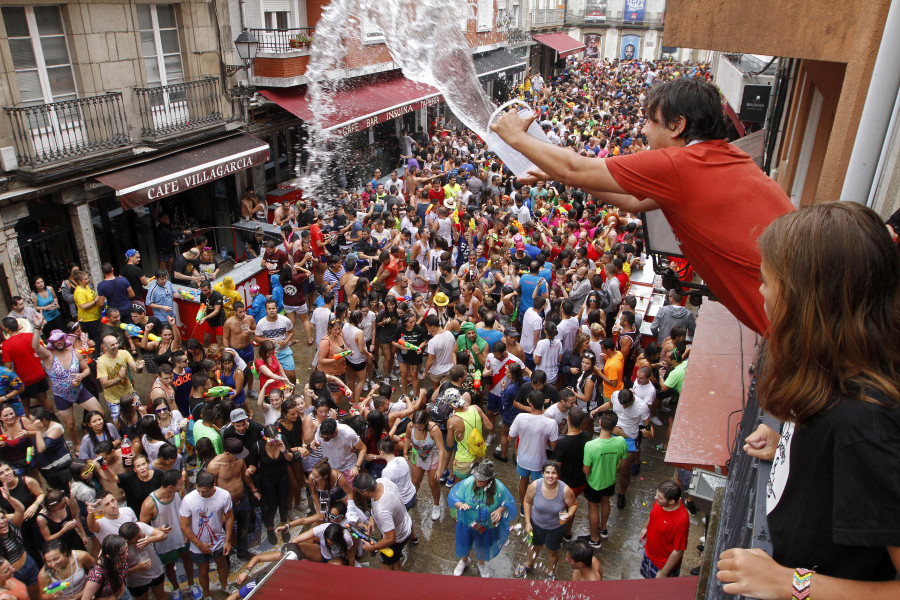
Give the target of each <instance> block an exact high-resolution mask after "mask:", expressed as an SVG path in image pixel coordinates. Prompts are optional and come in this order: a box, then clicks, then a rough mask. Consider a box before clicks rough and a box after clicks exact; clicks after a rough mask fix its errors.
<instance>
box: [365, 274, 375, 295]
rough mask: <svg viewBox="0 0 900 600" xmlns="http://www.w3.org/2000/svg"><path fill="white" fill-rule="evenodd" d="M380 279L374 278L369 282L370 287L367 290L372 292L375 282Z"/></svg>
mask: <svg viewBox="0 0 900 600" xmlns="http://www.w3.org/2000/svg"><path fill="white" fill-rule="evenodd" d="M376 281H378V278H377V277H376V278H374V279H373V280H372V282H371V283H369V288H368V289H367V290H366V291H367V292H371V291H372V288H373V287H374V286H375V282H376Z"/></svg>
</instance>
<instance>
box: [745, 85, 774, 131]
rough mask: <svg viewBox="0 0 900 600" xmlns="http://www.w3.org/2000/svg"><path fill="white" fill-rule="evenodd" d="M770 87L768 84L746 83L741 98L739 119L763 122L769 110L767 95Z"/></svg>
mask: <svg viewBox="0 0 900 600" xmlns="http://www.w3.org/2000/svg"><path fill="white" fill-rule="evenodd" d="M771 92H772V88H771V87H770V86H768V85H746V86H744V94H743V97H742V98H741V121H744V122H748V123H763V122H765V120H766V113H767V112H768V111H769V95H770V93H771Z"/></svg>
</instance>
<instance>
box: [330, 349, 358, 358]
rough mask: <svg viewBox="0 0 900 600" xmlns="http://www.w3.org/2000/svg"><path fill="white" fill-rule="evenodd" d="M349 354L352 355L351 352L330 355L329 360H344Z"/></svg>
mask: <svg viewBox="0 0 900 600" xmlns="http://www.w3.org/2000/svg"><path fill="white" fill-rule="evenodd" d="M351 354H353V350H344V351H343V352H341V353H340V354H332V355H331V358H333V359H334V360H337V359H339V358H344V357H345V356H350V355H351Z"/></svg>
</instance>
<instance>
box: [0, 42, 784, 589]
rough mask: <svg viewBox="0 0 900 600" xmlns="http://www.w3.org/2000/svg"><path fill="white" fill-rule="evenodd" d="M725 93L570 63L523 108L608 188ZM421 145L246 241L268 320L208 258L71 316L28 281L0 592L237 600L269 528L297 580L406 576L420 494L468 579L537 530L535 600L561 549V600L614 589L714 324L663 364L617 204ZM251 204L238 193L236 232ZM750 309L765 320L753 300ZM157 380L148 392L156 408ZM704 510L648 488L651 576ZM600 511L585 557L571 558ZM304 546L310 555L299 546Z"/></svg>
mask: <svg viewBox="0 0 900 600" xmlns="http://www.w3.org/2000/svg"><path fill="white" fill-rule="evenodd" d="M708 78H709V74H708V70H707V68H706V66H705V65H692V64H679V63H672V62H642V61H630V62H608V61H598V60H584V61H578V60H574V59H570V60H569V61H568V62H567V64H566V68H565V70H563V71H562V72H561V73H560V75H559V76H558V77H556V78H554V79H552V80H549V81H547V82H546V83H545V82H544V80H543V78H541V77H540V76H539V75H536V76H534V77H531V78H529V79H528V81H527V87H526V86H522V88H520V92H521V94H522V98H523V100H525V101H526V102H528V103H530V105H531V106H532V107H533V109H534V113H535V118H536V119H537V120H539V122H540V123H541V126H542V128H543V129H544V131H545V132H546V133H547V135H548V137H549V138H550V140H551V141H552V142H553V144H555V145H556V146H557V147H558V148H561V149H564V151H565V152H569V153H571V154H574V155H577V156H580V157H584V158H588V159H591V160H592V161H593V164H596V165H602V164H605V163H606V162H607V161H603V160H600V159H603V158H607V157H628V156H632V155H638V154H642V153H647V152H648V151H650V150H651V149H652V148H654V144H653V143H650V144H648V140H647V138H646V137H645V136H644V135H642V132H643V131H645V130H646V129H647V128H648V127H650V128H651V129H652V127H654V125H653V124H654V123H656V125H655V126H656V127H657V128H658V127H659V124H658V118H657V116H655V115H649V117H648V115H647V113H646V112H645V108H644V107H645V102H646V101H647V99H648V94H649V93H650V92H651V90H653V89H655V88H660V87H663V88H665V87H666V86H669V87H668V88H666V89H672V85H682V84H684V85H692V86H698V88H697V89H700V90H701V91H702V90H706V89H707V88H711V86H708V85H707V84H705V81H706V80H707V79H708ZM660 82H665V83H662V84H661V83H660ZM685 82H686V83H685ZM719 119H720V120H721V115H719ZM504 126H506V125H504ZM401 146H402V148H403V151H402V155H403V160H404V161H406V169H405V172H404V176H403V177H399V176H398V173H397V172H393V173H391V174H390V176H389V178H386V179H385V178H382V177H381V173H380V172H375V173H374V174H373V177H372V181H371V182H369V183H367V184H366V186H365V189H363V190H358V191H354V190H350V191H346V192H342V193H341V194H340V195H339V197H338V198H334V199H328V200H324V199H323V200H321V201H320V202H319V203H318V206H315V205H314V203H313V202H311V201H309V200H300V201H298V202H297V203H296V205H290V203H285V205H284V206H282V207H280V208H279V209H278V211H276V214H275V221H276V224H277V225H278V226H279V227H280V230H281V232H282V237H281V239H267V238H266V236H265V234H263V233H262V232H261V231H258V232H255V233H254V234H251V235H250V236H249V237H248V238H247V239H246V240H243V244H244V245H245V247H246V248H247V249H248V251H250V253H252V254H253V255H254V256H256V257H258V258H257V259H258V260H259V261H260V266H261V268H264V269H266V270H267V271H268V273H269V275H270V281H271V293H270V294H268V295H265V294H262V293H261V292H260V290H259V288H256V287H255V288H251V293H250V298H248V300H247V302H246V303H245V302H244V300H243V299H242V297H241V296H240V294H238V293H237V292H236V291H235V288H234V283H233V281H230V280H229V278H227V277H226V278H225V280H224V281H223V282H222V283H221V284H215V285H213V283H212V281H211V280H212V279H213V278H215V277H216V274H217V267H216V264H215V260H216V259H215V256H214V255H213V254H212V253H211V252H209V248H206V247H205V243H204V242H203V240H200V241H198V242H197V243H196V245H195V247H191V248H188V249H186V250H184V251H183V253H181V254H180V255H179V254H177V253H176V256H175V257H174V260H173V261H171V262H172V264H171V265H170V266H169V265H167V266H169V269H170V270H165V269H161V270H159V271H157V272H156V273H155V277H154V279H153V281H152V282H149V281H148V280H147V279H146V274H145V273H144V272H143V271H142V269H141V266H140V255H139V253H137V252H136V251H134V250H129V251H128V254H127V255H126V256H127V259H128V263H127V265H126V268H125V269H123V272H122V273H121V274H120V275H116V274H115V273H114V270H113V267H112V266H111V265H109V264H104V265H103V267H102V271H103V274H104V279H103V280H102V281H100V282H97V283H96V285H94V284H93V283H92V282H91V281H90V277H89V275H88V273H87V272H86V271H82V270H79V269H78V268H77V267H75V266H73V268H72V269H70V277H69V278H67V279H66V280H65V281H64V282H62V284H61V285H60V286H59V287H58V288H52V287H50V286H48V285H46V283H45V282H44V281H43V280H42V279H40V278H38V279H36V280H35V282H34V284H35V285H34V293H33V294H32V298H31V299H30V300H31V302H30V305H29V304H28V303H27V302H26V301H25V300H23V299H21V298H16V299H15V300H14V306H13V311H12V312H11V313H10V315H9V316H8V317H7V318H5V319H4V320H3V327H4V329H5V333H6V339H5V341H4V342H3V347H2V355H3V361H4V367H3V368H2V370H0V393H2V396H3V398H2V404H0V426H2V436H0V461H2V463H0V482H2V484H3V487H2V488H0V494H2V498H0V508H2V509H3V512H2V513H0V546H2V548H3V553H2V556H3V557H4V559H5V560H4V562H8V563H9V565H8V567H7V566H5V565H4V564H3V563H0V588H2V589H0V594H5V595H9V596H11V597H15V598H19V599H20V600H24V598H26V597H27V598H29V599H30V600H38V599H39V598H40V599H42V600H54V599H56V598H64V599H68V598H75V597H81V598H82V599H83V600H91V599H92V598H120V597H122V596H123V595H126V594H130V595H131V596H133V597H135V598H136V599H137V600H141V599H143V598H146V597H147V596H148V594H149V593H150V592H151V591H152V592H153V595H154V597H155V598H156V599H157V600H162V599H163V598H164V596H165V595H166V592H165V587H164V586H165V582H166V580H168V582H169V584H170V588H171V597H172V598H173V600H178V599H179V598H181V594H182V588H181V582H180V581H179V575H178V571H177V568H176V567H177V564H178V563H181V565H182V566H183V569H184V573H185V574H186V578H187V586H188V588H187V590H184V593H188V592H189V593H190V595H191V596H192V597H193V599H194V600H201V599H202V598H207V597H209V596H210V593H211V589H215V586H214V585H213V586H212V587H211V582H210V563H212V562H214V563H215V564H216V571H217V579H218V586H219V589H222V590H227V591H228V592H229V593H232V595H233V596H234V597H237V596H240V595H241V593H242V592H241V591H240V590H238V589H237V588H236V587H234V586H231V585H229V579H228V576H229V569H230V562H229V559H230V557H231V555H232V553H233V554H235V555H236V556H237V557H238V558H239V559H241V560H244V561H247V564H246V567H245V569H244V570H243V571H242V572H241V573H240V574H239V576H238V578H237V583H238V585H241V584H243V583H244V582H245V581H246V580H247V579H249V578H250V577H251V575H252V571H253V570H254V569H255V568H256V566H257V565H259V564H260V563H264V562H273V561H276V560H278V559H279V558H280V556H281V555H280V553H279V552H266V553H262V554H257V555H254V554H253V553H252V552H251V551H250V548H249V547H248V540H249V539H250V538H251V535H250V534H251V533H252V532H253V530H254V528H255V527H256V526H257V514H259V517H260V519H261V523H262V527H263V529H264V530H265V537H266V539H267V541H268V542H269V543H270V544H272V545H273V546H277V545H279V544H282V543H283V544H284V545H283V546H282V548H283V549H284V550H285V551H287V552H290V553H292V554H291V556H292V557H294V558H305V559H309V560H314V561H324V562H332V563H335V564H345V565H353V564H355V563H356V561H357V560H359V559H360V558H362V557H363V556H364V555H365V553H368V552H377V553H378V557H379V562H380V564H381V567H382V568H384V569H391V570H399V569H401V568H402V565H403V561H404V556H405V553H407V552H409V548H408V545H409V544H412V545H414V544H416V543H418V541H419V538H418V535H417V533H416V531H415V526H414V523H413V520H412V519H411V517H410V515H409V511H410V510H411V509H412V508H413V507H416V506H417V503H418V489H419V487H420V486H421V483H422V480H423V479H427V482H428V488H429V492H430V499H431V504H430V512H429V513H427V514H430V517H431V519H433V520H435V521H438V520H440V519H441V517H442V515H443V514H444V512H445V511H449V513H450V515H451V516H452V518H454V519H455V520H456V530H455V534H456V535H455V537H456V544H455V548H454V551H455V555H456V557H457V559H458V563H457V566H456V568H455V570H454V574H455V575H462V574H463V573H464V572H465V571H466V570H467V569H468V568H469V562H470V557H471V556H472V555H473V553H474V556H475V559H476V561H477V563H478V570H479V574H480V575H481V576H483V577H490V576H491V575H492V574H493V573H492V570H491V566H490V561H491V559H492V558H494V557H496V556H497V554H498V553H499V552H500V550H501V548H503V546H504V544H505V543H506V541H507V539H508V536H509V534H510V531H511V529H512V528H514V527H517V525H513V524H512V523H513V521H516V520H519V522H520V523H521V526H522V528H523V529H524V532H525V533H526V535H527V540H528V544H529V545H530V551H529V552H528V555H527V556H526V557H523V559H522V561H521V564H519V566H518V567H517V568H516V570H515V575H516V576H518V577H528V576H529V575H530V574H534V573H535V570H536V569H537V568H538V567H536V564H538V563H536V561H538V559H539V557H540V556H541V553H542V552H543V550H544V548H545V547H546V561H544V562H543V565H544V567H543V568H542V569H541V570H540V572H539V573H538V575H540V576H542V577H544V578H546V579H549V580H553V579H555V577H556V565H557V562H558V560H559V551H560V549H561V548H562V547H563V545H565V547H566V554H565V560H566V561H567V562H568V564H569V565H570V566H571V567H572V573H573V578H574V579H580V580H598V579H601V578H602V569H601V568H600V562H599V560H598V559H597V557H596V556H595V551H596V550H597V549H600V548H601V547H602V545H603V541H604V540H605V539H607V538H608V537H609V529H610V528H611V527H614V526H615V525H616V524H617V523H618V522H619V521H618V519H617V517H615V516H613V517H611V514H612V502H613V498H615V504H616V507H617V509H618V510H621V509H623V508H625V507H626V503H627V493H628V486H629V483H630V481H631V477H632V476H633V475H634V474H637V473H638V472H639V470H640V465H641V461H640V453H641V448H642V444H643V442H644V440H648V441H649V440H653V441H655V442H656V443H657V448H658V449H659V450H665V447H666V440H667V439H668V430H669V427H668V422H669V421H670V420H671V418H672V417H673V415H674V411H675V407H676V406H677V402H678V397H679V394H680V392H681V386H682V383H683V381H684V377H685V373H686V370H687V368H688V358H689V353H690V344H689V342H688V339H689V338H690V336H692V335H693V332H694V328H695V320H694V313H693V312H691V310H689V309H687V308H685V307H684V306H682V305H683V304H685V299H684V298H683V297H682V296H681V294H680V293H679V292H678V291H677V290H672V291H670V292H669V294H668V296H667V302H668V305H667V306H666V307H664V308H663V310H661V311H660V312H659V314H658V315H657V316H656V318H655V320H654V321H653V323H652V329H651V331H652V333H653V334H654V336H655V338H656V339H655V341H648V340H646V339H644V337H643V336H642V334H641V325H642V317H643V315H642V311H639V310H637V305H638V302H637V298H635V296H633V295H631V294H629V292H630V290H631V276H632V275H633V274H635V273H638V272H641V271H642V270H643V269H649V268H650V267H649V265H648V259H647V256H646V253H645V237H644V228H643V224H642V222H641V220H640V218H639V216H638V215H637V214H634V213H633V212H629V211H628V210H626V209H622V208H617V207H616V206H619V205H622V201H618V200H616V199H614V198H610V197H608V194H607V193H606V192H603V191H602V190H599V191H596V190H594V189H593V188H591V187H581V188H580V187H578V186H575V185H567V184H564V183H561V182H560V180H558V179H556V178H550V177H547V178H545V179H538V180H537V181H534V182H533V184H531V183H530V182H529V183H525V182H528V181H530V179H533V178H531V177H520V178H518V179H517V178H516V177H515V176H513V175H512V174H511V173H510V172H509V171H508V170H507V169H506V168H505V167H504V165H503V164H502V163H500V162H499V161H498V160H497V159H496V158H495V157H493V156H492V154H491V153H490V152H489V151H488V150H487V149H486V148H485V146H484V144H483V142H482V141H481V140H480V139H478V138H477V137H476V136H475V135H473V134H472V133H471V132H469V131H466V130H451V129H450V128H449V127H448V126H447V125H446V124H445V123H444V122H436V123H434V124H433V129H432V130H431V131H428V132H427V133H426V132H424V131H419V132H417V133H416V134H413V135H412V136H410V135H404V136H403V137H402V138H401ZM616 164H619V163H616ZM626 164H632V163H626ZM539 166H540V165H539ZM541 168H543V167H541ZM610 169H612V167H610ZM626 205H628V206H631V205H630V204H627V203H626ZM260 206H261V205H260V203H259V201H258V200H257V199H256V198H255V196H254V194H252V193H248V194H247V195H245V197H244V198H243V199H242V200H241V210H242V215H243V216H244V217H245V218H247V219H253V218H256V216H257V214H258V211H259V208H260ZM650 208H652V207H650ZM760 212H765V209H764V208H762V209H760ZM782 212H786V211H782ZM757 235H758V232H757ZM257 259H254V260H257ZM707 264H709V263H707ZM704 277H710V276H709V275H707V274H706V273H704ZM723 277H724V276H723ZM172 282H175V283H178V284H183V285H189V286H193V287H197V288H199V296H198V298H199V301H200V302H201V303H202V304H203V306H204V311H205V312H204V313H203V315H202V316H201V317H200V318H199V320H198V323H199V325H198V326H197V327H196V328H194V327H192V326H191V327H189V328H188V331H189V332H190V337H189V338H188V337H187V336H185V339H183V338H182V332H181V331H179V328H178V326H177V324H176V323H177V322H176V318H175V315H174V304H173V301H174V296H175V293H176V292H175V290H174V288H173V287H172ZM714 291H717V294H718V295H719V297H720V298H722V299H723V302H726V304H728V300H729V299H730V298H731V297H730V296H728V295H727V294H724V293H721V292H719V291H718V290H714ZM757 304H758V306H759V307H760V310H758V311H757V310H755V307H756V305H757ZM738 305H740V306H741V307H742V308H746V310H745V311H744V312H743V313H741V315H740V316H742V317H746V320H747V321H749V322H750V323H753V324H759V323H760V322H761V321H760V319H765V315H763V316H762V317H760V315H761V314H762V310H761V307H762V305H763V302H762V299H761V298H760V299H759V302H750V301H747V302H743V301H741V302H738ZM751 305H752V306H751ZM729 307H731V306H729ZM748 315H749V316H748ZM67 317H68V322H67ZM122 325H124V326H125V327H124V328H123V327H122ZM132 326H133V327H132ZM300 328H302V333H301V332H298V329H300ZM763 328H764V327H763ZM304 338H305V342H306V343H307V344H308V345H309V346H314V347H315V351H316V352H315V357H314V359H313V362H312V367H313V369H312V371H311V373H310V374H309V376H308V379H306V380H304V378H305V377H306V374H305V369H297V368H296V366H295V362H294V350H295V348H294V346H295V345H296V344H297V343H298V342H299V343H302V342H303V341H304ZM145 372H146V373H147V374H145ZM138 377H144V378H147V377H149V378H150V379H152V385H150V389H151V391H150V393H149V397H146V398H143V397H138V395H137V394H136V392H135V379H136V378H138ZM101 401H102V402H101ZM75 404H78V405H79V406H80V407H81V409H82V411H80V414H83V419H82V421H81V423H80V424H76V412H75V411H74V405H75ZM782 412H784V411H782ZM79 425H80V428H79ZM79 431H81V432H83V433H81V434H79ZM776 437H777V436H776ZM495 442H496V446H495ZM513 442H514V443H513ZM491 458H493V460H491ZM511 459H512V460H514V461H515V470H516V474H517V479H516V480H514V481H506V482H503V481H501V480H500V479H499V477H498V474H497V469H496V467H497V462H495V461H498V462H503V463H506V462H508V461H510V460H511ZM442 486H443V487H446V488H449V490H448V492H447V495H446V497H444V496H443V495H442V490H441V488H442ZM684 490H685V481H683V480H679V481H671V480H667V481H663V482H660V483H659V485H658V489H657V492H656V497H655V502H654V504H653V506H652V510H650V512H649V518H648V521H647V523H646V525H645V526H644V528H643V531H642V532H641V541H642V543H643V544H644V545H643V550H642V551H643V554H642V556H641V557H639V558H640V559H641V560H642V563H641V574H642V575H643V576H644V577H648V578H651V577H674V576H678V575H679V574H680V569H681V563H682V558H683V555H684V551H685V549H686V547H687V536H688V529H689V516H688V511H689V509H690V510H691V511H693V507H692V506H691V504H690V502H683V501H682V495H683V493H684ZM582 497H583V500H581V503H582V506H584V505H585V504H586V506H587V509H588V515H589V532H588V534H587V535H584V536H580V537H578V538H573V530H572V524H573V520H574V515H575V513H576V511H577V509H578V507H579V503H580V502H579V500H580V498H582ZM295 509H297V510H301V511H302V515H303V516H301V517H300V518H292V517H293V515H292V514H291V513H292V511H294V510H295ZM276 515H277V518H276ZM299 525H302V526H310V528H309V529H307V530H305V531H304V532H302V533H300V534H299V535H297V536H295V537H293V538H292V537H291V535H292V534H291V533H290V528H292V527H297V526H299ZM195 565H196V567H197V571H196V579H195V570H194V566H195ZM532 576H533V575H532ZM4 577H5V579H4Z"/></svg>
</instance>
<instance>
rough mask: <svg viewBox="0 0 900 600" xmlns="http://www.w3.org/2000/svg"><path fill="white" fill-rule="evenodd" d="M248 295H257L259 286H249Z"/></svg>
mask: <svg viewBox="0 0 900 600" xmlns="http://www.w3.org/2000/svg"><path fill="white" fill-rule="evenodd" d="M250 293H251V294H258V293H259V286H258V285H251V286H250Z"/></svg>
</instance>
